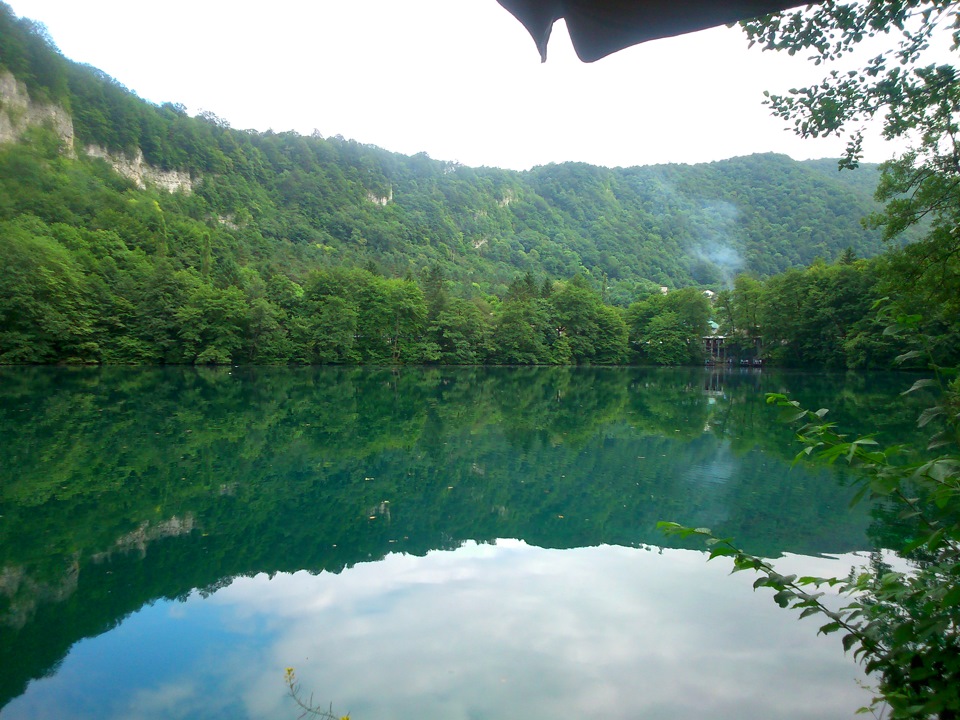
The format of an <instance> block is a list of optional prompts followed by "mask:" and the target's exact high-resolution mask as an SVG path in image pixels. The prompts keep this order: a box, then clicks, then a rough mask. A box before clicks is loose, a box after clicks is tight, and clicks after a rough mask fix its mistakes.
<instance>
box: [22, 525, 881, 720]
mask: <svg viewBox="0 0 960 720" xmlns="http://www.w3.org/2000/svg"><path fill="white" fill-rule="evenodd" d="M784 563H785V565H788V566H789V565H792V566H794V567H789V568H787V567H785V568H784V570H785V571H790V572H796V571H797V570H796V569H795V567H802V568H803V572H804V573H806V572H807V571H808V570H809V571H810V572H811V574H836V573H839V574H844V572H845V570H844V569H843V568H840V569H838V568H837V564H838V561H834V560H831V559H829V558H802V557H800V556H790V557H788V558H785V559H784ZM839 563H840V564H842V561H839ZM728 572H729V564H726V565H724V564H723V561H722V560H717V561H714V562H711V563H706V562H705V556H704V555H703V554H702V553H699V552H692V551H680V550H665V551H664V552H663V554H658V553H656V552H649V551H646V550H637V549H631V548H622V547H609V546H607V547H598V548H582V549H576V550H543V549H539V548H534V547H530V546H527V545H525V544H524V543H522V542H519V541H502V542H500V543H498V544H497V545H480V544H475V543H470V544H467V545H465V546H464V547H463V548H461V549H459V550H457V551H454V552H439V551H437V552H431V553H429V554H428V555H427V556H426V557H413V556H406V555H392V556H389V557H387V558H386V559H384V560H383V561H382V562H378V563H369V564H363V565H357V566H355V567H353V568H351V569H349V570H346V571H344V572H343V573H341V574H339V575H331V574H321V575H316V576H315V575H310V574H309V573H306V572H299V573H295V574H292V575H289V574H280V575H276V576H275V577H273V578H268V577H267V576H266V575H259V576H257V577H254V578H240V579H237V580H235V581H234V582H233V583H232V584H231V585H230V586H229V587H227V588H224V589H222V590H220V591H218V592H216V593H215V594H214V595H212V596H211V597H210V598H208V599H206V600H204V599H201V598H200V597H199V596H196V595H194V596H193V597H191V598H190V599H189V600H188V601H187V603H186V604H185V605H182V606H179V607H178V612H177V613H176V615H177V618H176V619H175V620H173V621H167V622H165V623H158V624H157V627H158V631H159V632H163V633H167V634H171V633H172V634H176V633H181V634H183V637H187V634H188V633H191V632H195V631H196V628H198V627H204V628H206V627H209V626H211V625H215V626H216V627H217V628H218V630H217V633H215V634H214V637H212V638H209V639H207V638H205V639H204V640H203V642H202V643H197V648H196V649H194V650H193V651H192V652H190V651H187V652H186V657H185V658H184V659H183V662H182V663H181V664H180V665H178V667H176V668H175V669H169V668H168V669H167V670H166V671H165V672H163V673H158V674H157V676H151V675H148V676H146V677H141V678H138V680H137V686H138V687H140V688H141V689H140V690H137V691H135V692H132V693H131V692H127V691H124V697H123V698H122V702H121V703H119V704H116V703H111V704H113V705H114V707H120V706H121V705H122V706H123V707H124V711H123V712H120V711H117V712H115V713H102V714H101V715H100V716H108V717H109V716H111V715H112V716H113V717H118V718H119V717H124V718H127V717H131V718H132V717H136V718H145V719H146V718H171V717H190V716H194V717H241V718H242V717H249V718H287V717H288V718H294V717H296V716H297V713H296V712H295V711H294V708H293V707H292V704H291V703H290V701H289V699H288V698H285V697H284V696H283V690H284V688H283V685H282V676H283V668H285V667H287V666H288V665H292V666H294V667H295V668H296V669H297V674H298V676H299V677H300V679H301V681H302V682H303V686H304V689H305V692H306V693H307V694H308V695H309V693H311V692H312V693H314V697H315V699H316V701H317V702H318V703H319V704H320V705H322V706H324V707H326V704H327V703H328V702H332V703H333V707H334V709H335V710H337V711H340V712H344V713H345V712H347V711H350V712H351V713H352V717H354V718H357V719H358V720H368V719H369V720H389V719H391V718H410V717H417V718H444V719H448V718H451V719H458V718H472V717H526V718H557V717H577V716H580V717H616V718H644V719H645V720H649V719H654V718H671V719H682V718H698V719H699V718H703V717H710V718H744V717H763V718H789V717H809V716H811V715H813V716H817V717H843V718H847V717H850V716H852V714H853V711H854V710H855V709H856V708H857V707H858V706H859V705H861V704H864V703H866V702H867V701H868V699H869V697H868V695H867V694H866V693H864V692H863V691H861V690H860V689H859V688H858V687H857V686H856V684H855V682H854V678H855V677H857V675H858V674H857V670H856V666H855V665H854V664H853V661H852V660H851V659H850V658H845V657H843V655H842V652H841V651H840V649H839V641H837V640H835V639H834V638H823V637H819V638H818V637H817V636H816V625H815V624H812V623H811V622H809V621H805V622H803V623H798V622H796V621H795V616H792V615H791V614H789V613H787V612H785V611H783V610H781V609H779V608H778V607H777V606H776V605H775V604H774V603H773V602H772V600H771V599H770V597H769V593H765V592H759V593H754V592H753V591H752V589H751V585H752V582H753V580H754V578H753V577H752V576H750V575H749V574H747V573H739V574H737V575H729V574H728ZM165 607H166V608H167V610H166V612H164V611H163V608H164V606H162V605H161V606H158V607H157V608H154V609H149V610H145V611H144V612H143V613H140V614H138V615H137V616H134V617H133V618H131V619H129V620H128V621H127V623H131V622H132V623H136V622H137V621H138V619H139V618H140V616H142V615H146V614H147V613H152V612H154V611H157V612H159V614H161V615H164V616H165V617H166V618H169V607H170V606H169V605H168V606H165ZM127 623H125V624H124V626H125V625H126V624H127ZM124 626H121V629H122V628H123V627H124ZM106 637H108V636H102V637H101V638H97V639H96V640H94V641H91V643H97V642H100V641H102V640H103V639H104V638H106ZM148 652H149V651H148ZM71 661H72V653H71V657H68V658H67V660H66V661H65V667H64V671H66V672H62V673H61V675H62V676H63V677H74V681H75V682H76V681H82V678H83V675H82V673H73V674H72V675H71V672H70V666H71ZM111 662H113V663H122V662H123V661H122V659H121V658H119V657H114V658H113V659H112V660H111ZM61 675H58V676H57V677H55V678H52V679H51V682H57V681H58V678H60V677H61ZM30 695H31V693H30V692H28V693H27V695H26V696H25V697H24V698H21V699H20V700H22V701H23V702H21V701H20V700H18V701H15V702H14V703H13V704H11V705H10V706H8V708H7V709H6V710H13V712H12V713H11V715H10V717H16V718H20V717H41V716H42V715H41V714H39V713H35V714H30V713H29V712H26V713H24V712H20V713H19V714H18V711H17V709H16V708H17V707H20V708H21V710H29V709H33V710H36V709H38V708H42V707H46V708H47V709H50V710H54V709H57V708H55V707H53V706H52V705H51V703H52V702H53V701H52V700H50V701H48V702H46V703H45V702H44V700H43V698H39V699H38V698H33V699H32V700H31V699H30ZM54 696H55V694H54ZM54 696H48V697H54ZM61 697H63V695H61ZM59 711H60V716H61V717H66V716H71V717H75V716H76V715H74V714H72V713H70V712H68V711H66V710H65V708H64V707H63V706H61V707H60V708H59ZM5 713H6V711H5ZM50 715H51V716H53V713H50ZM94 716H95V715H90V717H94ZM4 717H6V714H5V715H4Z"/></svg>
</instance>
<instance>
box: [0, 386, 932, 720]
mask: <svg viewBox="0 0 960 720" xmlns="http://www.w3.org/2000/svg"><path fill="white" fill-rule="evenodd" d="M911 382H912V379H911V378H905V377H903V376H895V375H876V374H874V375H851V374H848V375H827V374H815V375H814V374H806V375H805V374H781V373H775V372H770V371H766V370H764V371H763V372H759V371H753V370H749V371H743V372H740V371H736V370H735V371H733V372H727V373H725V372H722V371H717V372H712V371H710V370H708V369H684V370H652V369H637V368H620V369H569V368H559V369H529V368H517V369H443V370H436V369H418V368H402V369H359V370H358V369H349V370H341V369H330V368H306V369H286V368H282V369H281V368H277V369H272V368H232V369H202V368H201V369H193V368H172V369H170V368H166V369H126V368H103V369H82V368H81V369H65V368H5V369H4V368H0V438H2V440H0V668H2V669H3V670H2V672H0V717H2V718H3V719H4V720H6V719H7V718H31V719H34V718H67V717H69V718H124V719H127V718H195V717H204V718H231V719H235V718H258V719H259V718H271V719H273V718H296V717H298V716H299V712H298V710H297V708H296V707H295V706H294V704H293V702H292V700H291V699H290V698H289V697H287V695H286V688H285V686H284V683H283V674H284V668H286V667H288V666H292V667H294V668H296V671H297V675H298V676H299V678H300V680H301V682H302V684H303V688H304V691H305V694H306V695H307V696H309V695H310V694H311V693H312V694H313V697H314V700H315V702H316V703H317V704H318V705H322V706H323V707H326V706H327V705H328V704H330V703H332V705H333V709H334V711H336V712H339V713H341V714H346V713H347V712H349V713H350V714H351V717H352V718H353V719H354V720H386V719H390V718H418V720H422V719H423V718H445V719H459V718H464V719H466V718H530V719H539V718H544V719H546V718H551V719H555V718H558V717H584V718H585V717H605V718H645V719H650V718H671V719H672V720H676V719H682V718H698V719H700V718H707V717H709V718H761V717H762V718H809V717H818V718H850V717H852V716H853V713H854V711H855V710H856V709H857V708H858V707H860V706H861V705H863V704H865V703H866V702H868V700H869V698H870V694H869V692H867V691H865V690H863V689H862V688H861V687H859V686H858V684H857V680H858V678H860V674H859V670H858V668H857V666H856V665H855V663H854V661H853V660H852V658H850V657H845V656H844V654H843V652H842V650H841V648H840V642H839V639H838V638H837V637H836V636H831V637H829V638H824V637H817V636H816V628H817V622H816V619H815V618H814V619H808V620H804V621H801V622H798V621H797V620H796V616H795V615H791V614H790V613H788V612H786V611H784V610H781V609H779V608H778V607H777V606H776V605H775V603H774V602H773V601H772V599H771V597H770V595H771V594H770V593H769V592H767V591H760V592H756V593H755V592H753V590H752V587H751V586H752V582H753V580H754V578H753V577H752V576H749V575H748V574H747V573H739V574H737V575H730V574H729V563H728V562H726V561H725V560H722V559H720V560H716V561H713V562H710V563H707V562H706V558H705V555H704V553H703V551H702V546H701V545H699V544H698V543H690V544H688V545H686V546H683V545H682V544H678V542H677V541H676V540H675V539H667V538H665V537H663V536H662V535H661V534H660V533H659V532H658V531H657V530H656V528H655V525H656V522H657V521H658V520H675V521H678V522H682V523H684V524H690V525H701V526H704V525H705V526H708V527H711V528H712V529H714V530H715V531H716V532H718V533H722V534H724V535H732V536H734V537H735V538H736V539H737V542H738V544H740V545H741V546H743V547H745V548H746V549H747V550H749V551H752V552H754V553H757V554H760V555H763V556H765V557H770V558H780V559H779V560H778V561H777V563H778V567H780V568H782V569H783V570H785V571H790V572H800V573H803V574H845V573H846V571H847V569H848V568H849V567H850V566H851V564H863V563H865V562H866V561H867V560H868V554H869V552H870V551H871V549H873V548H875V547H878V546H882V545H883V544H884V542H883V540H884V535H883V533H884V531H883V527H882V525H881V522H880V518H881V516H882V508H875V507H874V508H871V507H869V506H866V505H862V506H858V507H857V508H855V509H853V510H851V509H849V508H848V501H849V498H850V497H851V496H852V493H853V491H852V490H851V488H850V486H849V479H848V478H846V477H845V476H844V475H843V472H842V469H841V468H829V469H811V468H808V467H804V466H802V465H800V466H796V467H794V468H793V469H790V464H791V461H792V458H793V456H794V454H795V453H796V452H797V451H798V449H799V446H797V445H796V443H795V442H794V441H793V440H792V431H791V430H790V428H789V427H786V426H784V425H782V424H780V423H779V422H778V420H777V414H776V412H775V411H774V410H773V409H771V408H769V407H768V406H766V405H765V403H764V398H763V393H764V392H771V391H777V392H781V391H787V392H789V393H790V394H791V395H792V396H794V397H795V398H796V399H799V400H801V401H802V402H804V403H805V404H806V405H808V406H810V407H812V408H818V407H830V408H831V409H832V411H831V417H834V419H835V420H837V421H838V422H840V423H841V425H842V426H844V427H847V428H850V430H851V431H852V432H857V431H860V432H866V431H874V430H878V431H879V432H880V439H881V441H882V440H883V439H884V437H890V438H892V437H894V436H902V435H910V434H911V433H912V432H913V430H912V429H911V428H912V420H913V418H914V417H915V416H916V408H908V407H904V406H903V404H902V400H901V399H900V398H898V397H897V394H898V393H899V392H900V391H902V390H903V389H905V388H906V387H909V385H910V383H911ZM918 401H919V400H918Z"/></svg>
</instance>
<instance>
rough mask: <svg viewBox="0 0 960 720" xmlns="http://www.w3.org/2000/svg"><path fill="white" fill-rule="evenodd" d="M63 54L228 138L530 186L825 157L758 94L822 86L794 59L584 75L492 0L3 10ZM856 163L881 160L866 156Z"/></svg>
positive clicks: (179, 0)
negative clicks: (450, 165) (546, 176)
mask: <svg viewBox="0 0 960 720" xmlns="http://www.w3.org/2000/svg"><path fill="white" fill-rule="evenodd" d="M8 2H9V4H10V5H11V6H12V7H13V9H14V12H16V13H17V14H18V15H20V16H23V17H29V18H32V19H34V20H38V21H40V22H42V23H44V24H45V25H46V26H47V28H48V29H49V31H50V34H51V35H52V37H53V39H54V40H55V41H56V43H57V45H58V46H59V47H60V50H61V51H62V52H63V53H64V54H65V55H66V56H67V57H70V58H72V59H74V60H77V61H79V62H84V63H89V64H90V65H94V66H96V67H98V68H100V69H102V70H104V71H105V72H106V73H108V74H109V75H111V76H113V77H114V78H116V79H117V80H118V81H120V82H121V83H123V84H124V85H126V86H127V87H129V88H130V89H131V90H134V91H135V92H137V94H138V95H140V96H141V97H143V98H146V99H148V100H151V101H153V102H157V103H160V102H166V101H170V102H179V103H183V104H184V105H186V107H187V109H188V110H189V111H190V112H191V113H196V112H199V111H200V110H209V111H212V112H214V113H216V114H217V115H218V116H220V117H222V118H225V119H226V120H227V121H228V122H229V123H230V124H231V125H232V126H233V127H235V128H254V129H257V130H267V129H273V130H275V131H278V132H279V131H283V130H291V129H292V130H296V131H298V132H301V133H305V134H309V133H311V132H313V131H314V130H315V129H316V130H318V131H319V132H320V133H321V134H322V135H324V136H331V135H337V134H339V135H343V136H344V137H347V138H352V139H355V140H358V141H359V142H362V143H370V144H374V145H379V146H380V147H383V148H386V149H388V150H393V151H396V152H401V153H405V154H414V153H417V152H421V151H425V152H427V153H429V155H430V156H431V157H434V158H437V159H441V160H455V161H459V162H461V163H463V164H465V165H473V166H476V165H492V166H498V167H504V168H513V169H518V170H522V169H527V168H530V167H532V166H534V165H542V164H546V163H550V162H563V161H567V160H576V161H583V162H589V163H593V164H596V165H606V166H610V167H614V166H618V165H619V166H630V165H647V164H653V163H666V162H683V163H694V162H704V161H711V160H720V159H723V158H728V157H733V156H737V155H746V154H750V153H756V152H769V151H773V152H781V153H785V154H787V155H790V156H791V157H793V158H795V159H804V158H811V157H836V156H838V155H839V154H840V153H841V152H842V149H843V147H844V145H845V141H844V140H842V139H827V140H816V141H814V140H800V139H799V138H796V137H795V136H794V135H793V134H792V133H790V132H788V131H787V130H786V129H785V128H786V126H785V124H784V122H783V121H782V120H778V119H776V118H774V117H772V116H771V115H770V113H769V111H768V109H767V108H766V107H764V106H763V105H762V100H763V91H764V90H771V91H783V90H786V89H789V88H790V87H795V86H797V85H800V84H802V83H805V82H806V83H809V82H812V81H818V80H819V79H821V78H822V75H823V69H822V68H816V67H814V66H813V64H812V63H809V62H807V61H806V60H804V59H803V58H801V57H800V56H796V57H793V58H791V57H788V56H786V55H784V54H775V53H770V52H761V51H760V50H758V49H753V50H748V49H747V43H746V41H745V39H744V36H743V34H742V32H741V31H740V30H739V29H737V28H723V27H721V28H716V29H713V30H707V31H703V32H699V33H692V34H689V35H685V36H681V37H678V38H670V39H665V40H658V41H655V42H650V43H646V44H644V45H640V46H637V47H634V48H630V49H627V50H624V51H621V52H619V53H616V54H614V55H612V56H610V57H608V58H605V59H603V60H600V61H598V62H596V63H592V64H584V63H581V62H580V61H579V60H578V59H577V58H576V56H575V55H574V53H573V49H572V47H571V45H570V41H569V37H568V35H567V32H566V28H565V27H563V24H562V22H561V23H558V24H557V26H556V27H555V28H554V33H553V37H552V39H551V43H550V49H549V57H548V60H547V63H546V64H541V63H540V57H539V54H538V53H537V50H536V48H535V47H534V44H533V41H532V40H531V39H530V36H529V35H528V34H527V32H526V30H525V29H524V28H523V26H522V25H520V23H519V22H517V21H516V20H515V19H514V18H513V16H511V15H510V14H509V13H507V12H506V11H505V10H504V9H502V8H501V7H500V5H499V4H498V3H497V2H496V0H349V1H347V2H344V0H313V1H312V2H303V1H302V0H270V1H269V2H262V1H261V2H256V3H254V2H247V0H233V1H232V2H226V1H225V0H189V1H186V0H165V1H164V2H161V3H145V2H140V1H139V0H84V1H83V2H80V1H78V0H8ZM866 149H867V154H866V159H867V160H872V161H881V160H884V159H887V156H888V155H889V154H890V151H889V149H887V148H885V147H883V146H882V145H881V144H879V143H873V144H870V145H868V147H867V148H866Z"/></svg>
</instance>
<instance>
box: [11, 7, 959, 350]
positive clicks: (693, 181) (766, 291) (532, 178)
mask: <svg viewBox="0 0 960 720" xmlns="http://www.w3.org/2000/svg"><path fill="white" fill-rule="evenodd" d="M0 76H2V77H5V78H6V79H7V82H6V83H0V85H3V87H6V88H7V90H6V91H5V92H6V96H5V97H4V98H3V99H2V105H0V118H2V119H4V120H5V124H3V123H0V128H3V127H6V128H7V129H8V132H7V133H6V135H5V136H4V135H2V134H0V137H2V138H3V139H4V140H5V142H3V143H2V144H0V362H2V363H8V364H9V363H51V362H67V363H132V364H158V363H199V364H207V363H213V364H217V363H258V364H288V363H297V364H315V363H344V364H355V363H365V364H385V363H390V364H392V363H442V364H473V363H497V364H566V363H625V362H630V363H652V364H682V363H698V362H702V361H703V360H704V355H703V350H702V347H701V345H702V342H701V339H700V338H701V337H702V336H703V335H705V334H707V333H708V332H710V325H709V323H710V321H714V322H715V324H719V325H720V329H721V331H722V332H726V333H729V334H732V335H734V336H735V338H736V339H737V340H736V342H732V343H731V344H730V347H731V348H734V351H735V353H736V352H738V350H737V349H738V348H741V346H742V349H743V351H744V353H743V354H746V355H747V356H749V357H752V356H753V355H755V354H756V343H755V342H754V338H755V337H760V336H762V337H763V338H764V339H765V340H766V342H765V344H764V345H763V347H762V348H761V350H760V352H762V353H763V354H764V355H765V356H766V358H767V359H768V360H773V361H777V362H781V363H785V364H809V363H818V364H826V365H830V366H834V367H843V366H850V367H886V366H888V365H889V361H890V359H891V357H892V356H893V354H894V351H893V350H892V349H891V348H890V347H888V344H887V343H885V342H884V341H883V338H882V337H878V335H877V323H876V321H875V320H873V317H874V315H875V312H874V311H873V308H872V305H873V301H874V300H876V299H879V298H881V297H886V296H889V295H890V292H891V287H893V288H894V289H895V288H896V287H897V286H898V285H902V284H904V283H903V282H902V278H900V277H899V276H898V275H897V271H896V268H895V263H891V261H890V253H889V252H888V253H887V254H886V255H882V256H881V252H882V251H883V248H884V244H883V239H882V237H881V232H880V231H879V230H877V229H871V228H870V227H869V226H868V225H864V224H863V223H861V219H862V218H864V217H865V216H869V215H871V214H872V213H875V212H877V211H878V209H879V208H880V205H879V204H878V203H876V202H875V201H874V200H873V199H872V197H871V193H872V188H873V187H874V186H875V185H876V183H877V180H878V178H879V174H878V172H877V168H876V167H861V168H860V169H858V170H857V171H856V172H853V173H850V172H845V173H840V172H838V171H837V166H836V162H834V161H810V162H803V163H798V162H794V161H792V160H790V159H789V158H786V157H783V156H777V155H757V156H751V157H745V158H735V159H732V160H728V161H723V162H716V163H710V164H706V165H695V166H682V165H666V166H655V167H633V168H615V169H608V168H601V167H593V166H589V165H584V164H578V163H565V164H561V165H548V166H543V167H536V168H534V169H532V170H530V171H528V172H514V171H507V170H499V169H495V168H469V167H463V166H460V165H457V164H452V163H448V162H443V161H438V160H433V159H431V158H429V157H427V156H426V155H423V154H421V155H417V156H413V157H407V156H403V155H398V154H396V153H391V152H387V151H385V150H381V149H379V148H376V147H372V146H365V145H361V144H358V143H356V142H354V141H349V140H345V139H343V138H341V137H334V138H323V137H320V136H317V135H315V136H312V137H303V136H300V135H297V134H294V133H273V132H266V133H259V132H253V131H241V130H235V129H232V128H230V127H229V124H228V123H227V122H226V121H224V120H222V119H220V118H217V117H215V116H212V115H210V114H203V113H202V114H201V115H200V116H198V117H189V116H188V115H187V114H186V112H185V111H184V109H183V108H182V107H180V106H177V105H174V104H164V105H161V106H156V105H153V104H151V103H148V102H145V101H143V100H141V99H140V98H138V97H137V96H136V95H135V94H133V93H131V92H130V91H128V90H127V89H125V88H124V87H122V86H121V85H120V84H118V83H117V82H116V81H114V80H113V79H111V78H109V77H107V76H106V75H104V74H103V73H101V72H100V71H98V70H96V69H95V68H92V67H89V66H85V65H80V64H77V63H74V62H71V61H69V60H67V59H66V58H64V57H63V56H62V55H60V54H59V52H58V51H57V50H56V47H55V45H54V43H53V41H52V40H51V39H50V38H49V37H48V35H47V34H46V31H45V29H44V28H43V27H42V26H40V25H37V24H35V23H32V22H31V21H29V20H27V19H18V18H16V17H15V16H14V15H13V13H12V12H11V11H10V9H9V8H8V7H6V6H4V5H0ZM58 113H59V114H58ZM35 116H36V117H35ZM37 117H39V118H40V119H39V120H38V119H37ZM63 117H66V118H68V123H67V124H68V126H69V128H70V129H69V132H65V131H64V129H63V122H62V118H63ZM31 118H33V119H32V120H31ZM57 119H60V120H61V122H59V124H58V122H55V120H57ZM71 133H72V134H71ZM140 161H142V162H143V163H144V165H143V167H145V168H146V169H147V172H145V173H144V174H143V175H145V176H146V179H144V177H143V176H141V175H137V176H133V175H131V174H130V172H129V171H127V172H118V171H117V168H118V167H119V168H120V169H121V171H122V170H123V167H127V168H129V167H131V166H134V165H136V164H137V163H138V162H140ZM151 173H153V174H152V175H151ZM164 173H167V175H166V176H164ZM158 177H160V178H163V177H173V178H175V181H174V182H173V185H174V186H175V187H170V186H169V183H168V184H167V185H165V184H164V183H163V182H162V181H156V182H155V181H154V180H155V179H156V178H158ZM151 178H153V180H152V179H151ZM878 256H879V257H880V259H877V258H878ZM858 258H869V259H858ZM811 264H812V266H811ZM807 266H810V267H807ZM804 268H806V269H804ZM783 273H786V274H783ZM738 277H739V279H737V280H736V281H735V278H738ZM661 287H663V288H667V289H668V290H669V293H668V294H666V295H663V294H662V293H661ZM729 288H734V289H733V290H732V291H730V290H729ZM705 289H708V290H711V291H723V290H725V289H727V290H728V291H727V292H720V299H721V303H720V304H719V305H711V303H710V302H708V301H707V300H706V299H705V297H704V296H703V294H702V292H701V291H702V290H705ZM918 302H919V301H918ZM785 304H789V307H790V309H791V312H790V313H785V311H784V305H785ZM798 313H800V314H799V315H798ZM788 319H789V322H788ZM791 323H792V324H791ZM955 346H956V342H955V341H954V340H953V339H951V338H948V339H947V340H945V342H944V350H945V352H948V353H952V352H953V351H954V348H955Z"/></svg>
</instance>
